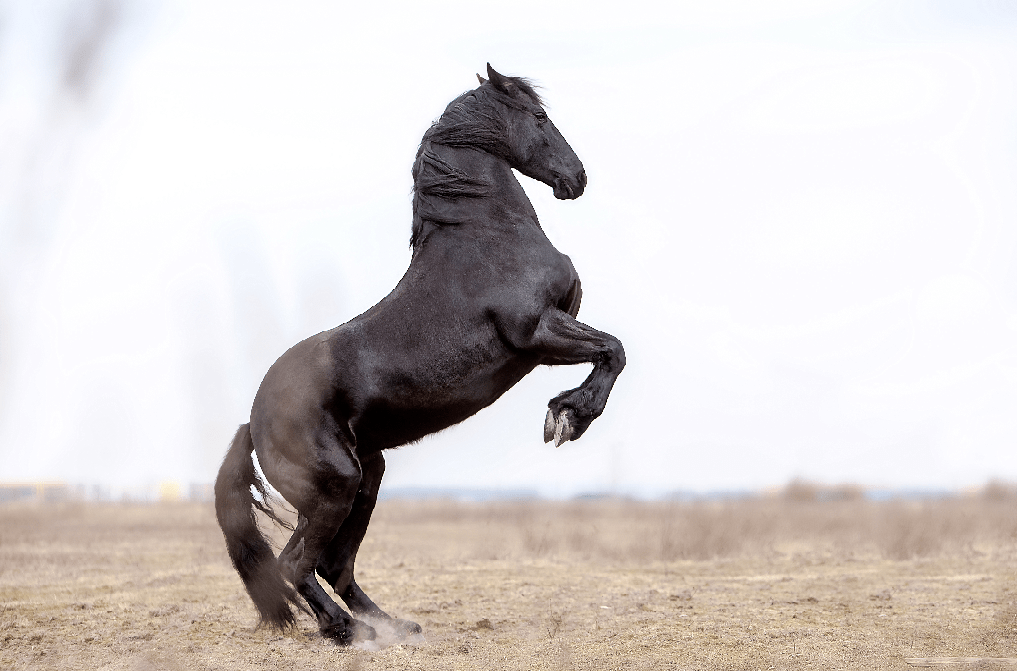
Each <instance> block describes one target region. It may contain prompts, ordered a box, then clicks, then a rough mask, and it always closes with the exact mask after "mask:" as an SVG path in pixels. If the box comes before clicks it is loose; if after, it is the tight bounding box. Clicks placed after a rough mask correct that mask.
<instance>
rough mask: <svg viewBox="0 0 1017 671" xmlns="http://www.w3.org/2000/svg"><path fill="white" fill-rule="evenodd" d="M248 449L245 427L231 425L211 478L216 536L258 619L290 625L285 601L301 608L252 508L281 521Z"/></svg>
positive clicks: (291, 617)
mask: <svg viewBox="0 0 1017 671" xmlns="http://www.w3.org/2000/svg"><path fill="white" fill-rule="evenodd" d="M253 451H254V441H253V440H252V439H251V425H250V424H243V425H242V426H241V427H240V428H239V429H237V435H235V436H234V437H233V443H232V444H231V445H230V449H229V451H228V452H226V458H225V459H223V462H222V466H221V467H220V468H219V476H218V477H217V478H216V479H215V516H216V518H217V519H218V520H219V527H220V528H221V529H222V535H223V536H225V537H226V551H227V552H229V555H230V559H232V560H233V566H234V568H236V569H237V573H239V574H240V579H241V580H243V581H244V587H246V588H247V593H248V594H250V595H251V600H252V601H254V605H255V606H257V607H258V612H259V613H260V614H261V621H262V622H267V623H268V624H269V625H271V626H273V627H276V628H277V629H284V628H286V627H288V626H290V625H293V624H295V623H296V618H295V617H294V615H293V611H292V610H290V604H291V603H292V604H295V605H296V606H297V607H298V608H300V609H301V610H304V608H303V607H302V606H301V604H300V602H299V601H298V600H297V593H296V591H294V589H293V588H292V587H290V586H289V585H288V584H287V583H286V581H285V580H283V577H282V574H280V573H279V567H278V565H277V563H276V559H275V553H273V552H272V547H271V546H270V545H269V544H268V541H267V540H266V539H265V536H264V535H263V534H262V533H261V530H260V529H259V528H258V523H257V520H256V519H255V517H254V509H255V508H257V509H259V510H261V511H262V512H264V513H265V514H267V515H268V516H269V517H271V518H272V519H273V520H275V521H277V522H280V523H282V520H280V519H279V518H278V517H277V516H276V514H275V512H274V511H273V510H272V509H271V508H270V507H269V505H268V498H267V496H266V493H265V483H264V482H262V480H261V478H260V477H258V474H257V473H256V472H255V470H254V460H253V459H251V452H253ZM251 485H254V488H255V489H257V490H258V493H260V494H261V497H262V499H263V500H264V502H262V501H258V500H256V499H255V498H254V494H253V493H252V492H251ZM287 526H288V525H287Z"/></svg>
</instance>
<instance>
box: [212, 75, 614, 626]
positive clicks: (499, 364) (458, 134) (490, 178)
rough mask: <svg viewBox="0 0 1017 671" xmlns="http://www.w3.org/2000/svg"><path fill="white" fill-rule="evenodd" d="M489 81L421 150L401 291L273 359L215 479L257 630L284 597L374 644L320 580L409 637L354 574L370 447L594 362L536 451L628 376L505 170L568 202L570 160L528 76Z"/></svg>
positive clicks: (565, 396) (575, 179)
mask: <svg viewBox="0 0 1017 671" xmlns="http://www.w3.org/2000/svg"><path fill="white" fill-rule="evenodd" d="M487 73H488V79H486V80H485V79H484V78H483V77H480V76H479V75H478V78H479V79H480V84H481V85H480V86H479V87H478V88H476V89H474V90H473V91H469V92H467V93H464V94H463V95H461V96H459V97H458V98H456V99H455V100H453V101H452V102H451V103H450V104H449V105H448V107H447V108H446V109H445V112H444V113H443V114H442V115H441V118H439V119H438V121H436V122H435V123H434V124H433V125H432V126H431V128H430V129H429V130H428V131H427V132H426V133H425V134H424V137H423V139H422V140H421V143H420V148H419V149H418V150H417V157H416V160H415V162H414V164H413V184H414V185H413V188H414V196H413V234H412V238H411V240H410V243H411V245H412V247H413V256H412V260H411V261H410V266H409V269H408V270H407V271H406V274H405V275H404V276H403V278H402V280H400V282H399V284H398V285H396V288H395V289H394V290H393V291H392V293H390V294H389V295H388V296H386V297H385V298H384V299H383V300H382V301H381V302H380V303H378V304H377V305H375V306H374V307H373V308H371V309H370V310H368V311H367V312H365V313H364V314H362V315H360V316H359V317H356V318H354V319H353V320H351V321H349V322H347V323H345V324H343V325H342V326H339V327H337V328H334V329H332V330H331V331H326V332H324V333H319V334H318V335H316V336H313V337H311V338H308V339H307V340H304V341H303V342H300V343H298V344H297V345H295V346H294V347H292V348H291V349H290V350H288V351H287V352H286V353H285V354H283V355H282V356H281V357H280V358H279V360H278V361H276V362H275V364H274V365H273V366H272V367H271V368H270V369H269V371H268V374H267V375H266V376H265V379H264V381H263V382H262V383H261V388H260V389H259V390H258V394H257V396H256V397H255V399H254V407H253V409H252V411H251V421H250V423H249V424H244V425H242V426H241V427H240V429H239V430H238V431H237V434H236V436H235V437H234V438H233V443H232V445H231V446H230V449H229V451H228V452H227V454H226V457H225V459H224V461H223V464H222V467H221V468H220V470H219V475H218V477H217V478H216V482H215V509H216V517H217V518H218V520H219V526H220V527H221V528H222V531H223V535H224V536H225V537H226V547H227V550H228V551H229V555H230V559H232V561H233V565H234V566H235V567H236V569H237V572H238V573H239V574H240V577H241V578H242V579H243V582H244V585H245V587H246V588H247V591H248V593H249V594H250V596H251V599H252V600H253V601H254V604H255V606H257V608H258V611H259V613H260V614H261V619H262V621H263V622H267V623H268V624H270V625H273V626H276V627H279V628H283V627H286V626H288V625H292V624H294V623H295V618H294V614H293V611H292V610H291V608H290V604H295V605H297V607H299V608H301V609H304V608H303V606H302V605H301V604H300V602H299V600H298V598H297V595H298V594H299V596H301V597H303V599H304V600H305V601H306V602H307V605H308V606H310V609H311V612H313V614H314V615H315V616H316V617H317V620H318V627H319V629H320V631H321V634H322V635H323V636H325V637H328V638H332V639H334V640H336V642H338V643H342V644H348V643H350V642H351V641H353V640H354V639H355V638H362V639H370V638H373V637H374V635H375V632H374V629H373V628H372V627H370V626H369V625H367V624H366V623H364V622H361V621H359V620H355V619H353V618H351V617H350V616H349V615H347V614H346V612H344V611H343V610H342V609H341V608H340V607H339V606H338V605H337V604H336V602H335V601H333V600H332V598H330V597H329V595H328V594H327V593H326V592H325V590H324V589H322V587H321V586H320V585H319V583H318V581H317V579H316V578H315V572H317V573H318V575H320V576H321V577H322V578H324V580H325V581H326V582H327V583H328V584H329V585H331V586H332V587H333V589H334V590H335V593H336V594H338V595H339V596H340V597H341V598H342V600H343V601H344V602H345V603H346V606H347V607H348V608H349V610H350V612H351V613H352V614H353V615H354V616H361V617H364V618H374V619H381V620H388V621H389V624H390V625H391V626H393V627H394V628H395V629H396V630H397V631H401V632H403V633H405V634H410V633H414V632H419V631H420V627H419V626H418V625H416V624H414V623H412V622H408V621H405V620H393V619H392V618H390V616H389V615H387V614H386V613H384V612H383V611H382V610H381V609H380V608H378V606H376V605H375V604H374V602H373V601H371V599H369V598H368V597H367V595H366V594H364V592H363V591H362V590H361V589H360V587H359V586H358V585H357V583H356V580H355V579H354V576H353V565H354V561H355V559H356V556H357V550H358V549H359V547H360V543H361V541H362V540H363V538H364V534H365V533H366V531H367V525H368V522H369V521H370V519H371V512H372V511H373V510H374V505H375V502H376V500H377V497H378V486H379V484H380V483H381V478H382V474H383V473H384V470H385V459H384V457H383V456H382V451H383V450H387V449H390V448H393V447H398V446H400V445H405V444H407V443H411V442H413V441H415V440H419V439H421V438H423V437H424V436H426V435H428V434H429V433H434V432H435V431H441V430H442V429H445V428H447V427H449V426H452V425H453V424H456V423H458V422H461V421H463V420H464V419H466V418H467V417H469V416H471V415H473V414H475V413H476V412H477V411H478V410H480V409H481V408H485V407H487V406H489V405H490V404H491V403H493V402H494V401H495V400H497V399H498V397H500V396H501V395H502V394H504V393H505V392H506V391H507V390H508V389H509V388H510V387H511V386H512V385H514V384H515V383H516V382H518V381H519V380H520V379H522V377H523V376H524V375H526V374H527V373H529V372H530V371H531V370H533V369H534V368H535V367H536V366H540V365H565V364H577V363H584V362H592V363H593V364H594V368H593V371H592V372H591V373H590V375H589V377H587V378H586V380H585V381H584V382H583V384H582V385H580V386H579V387H578V388H576V389H571V390H569V391H565V392H562V393H561V394H559V395H558V396H556V397H555V398H553V399H551V401H550V402H549V403H548V412H547V418H546V420H545V422H544V442H549V441H551V440H554V443H555V445H556V446H558V445H561V444H562V443H563V442H565V441H567V440H576V439H577V438H579V437H580V436H581V435H583V432H584V431H586V429H587V428H588V427H589V426H590V423H591V422H592V421H593V420H594V419H595V418H597V417H598V416H600V414H601V413H602V412H603V411H604V406H605V404H606V403H607V397H608V394H610V392H611V387H612V386H613V385H614V381H615V379H616V378H617V377H618V374H619V373H620V372H621V370H622V368H623V367H624V366H625V352H624V349H623V348H622V344H621V342H619V341H618V339H617V338H615V337H613V336H611V335H608V334H607V333H603V332H602V331H597V330H596V329H593V328H590V327H589V326H586V325H585V324H582V323H580V322H578V321H576V315H577V314H578V312H579V301H580V297H581V295H582V291H581V289H580V285H579V276H578V275H577V274H576V271H575V268H573V267H572V262H571V261H570V260H569V257H567V256H565V255H564V254H562V253H561V252H559V251H558V250H557V249H555V248H554V246H552V245H551V243H550V241H549V240H548V239H547V237H546V236H545V235H544V231H543V230H542V229H541V228H540V223H539V222H538V221H537V214H536V212H535V211H534V210H533V206H532V205H531V204H530V201H529V199H528V198H527V197H526V193H525V192H524V191H523V188H522V186H520V184H519V182H518V181H517V180H516V178H515V175H513V173H512V169H513V168H515V169H516V170H518V171H519V172H521V173H523V174H524V175H526V176H527V177H532V178H533V179H536V180H539V181H541V182H543V183H545V184H547V185H548V186H550V187H551V188H553V189H554V195H555V197H556V198H559V199H574V198H578V197H579V196H581V195H582V194H583V190H584V189H585V187H586V171H585V170H584V169H583V164H582V163H581V162H580V160H579V158H578V157H577V156H576V154H575V152H573V151H572V148H571V147H570V146H569V145H568V143H567V142H566V141H565V138H563V137H562V135H561V133H559V132H558V129H557V128H555V126H554V124H553V123H551V121H550V120H549V119H548V118H547V114H545V112H544V110H543V108H542V106H541V100H540V97H539V96H538V95H537V94H536V92H535V91H534V90H533V87H532V85H531V84H530V83H529V82H528V81H527V80H525V79H522V78H518V77H506V76H503V75H500V74H498V73H497V72H495V70H494V69H493V68H491V65H490V64H488V66H487ZM252 452H257V454H258V461H259V462H260V464H261V469H262V471H263V472H264V474H265V477H266V478H267V479H268V481H269V482H270V483H271V484H272V485H273V486H274V487H275V488H276V490H278V491H279V493H280V494H282V496H283V498H285V499H286V500H287V501H288V502H289V503H290V504H291V505H292V506H293V507H294V508H296V510H297V513H298V517H297V524H296V527H295V529H294V530H293V536H292V537H291V538H290V540H289V542H288V543H287V544H286V547H285V548H283V550H282V552H281V553H280V555H279V558H278V560H276V558H275V556H274V554H273V552H272V549H271V547H270V546H269V545H268V542H267V541H266V539H265V537H264V536H263V535H262V534H261V532H260V531H259V529H258V527H257V524H256V522H255V515H254V509H255V508H258V509H261V510H263V511H264V512H266V513H267V514H269V515H271V516H272V517H273V518H274V517H275V515H274V513H273V512H272V510H271V509H270V508H269V507H268V506H267V499H265V503H262V501H259V500H258V499H256V498H255V497H254V495H253V493H252V491H251V487H252V486H254V488H255V489H257V490H258V491H260V492H261V493H262V494H264V490H265V485H264V483H263V482H262V481H261V480H260V478H259V477H258V475H257V474H256V472H255V470H254V463H253V460H252V458H251V453H252ZM262 498H264V497H262ZM287 583H291V584H292V585H293V587H290V585H289V584H287ZM294 588H295V589H294ZM304 610H306V609H304Z"/></svg>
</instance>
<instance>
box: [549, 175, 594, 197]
mask: <svg viewBox="0 0 1017 671" xmlns="http://www.w3.org/2000/svg"><path fill="white" fill-rule="evenodd" d="M585 190H586V171H585V170H580V171H579V173H578V174H577V175H576V176H575V177H571V178H570V177H566V176H564V175H556V176H555V179H554V197H555V198H557V199H558V200H575V199H576V198H578V197H579V196H581V195H583V191H585Z"/></svg>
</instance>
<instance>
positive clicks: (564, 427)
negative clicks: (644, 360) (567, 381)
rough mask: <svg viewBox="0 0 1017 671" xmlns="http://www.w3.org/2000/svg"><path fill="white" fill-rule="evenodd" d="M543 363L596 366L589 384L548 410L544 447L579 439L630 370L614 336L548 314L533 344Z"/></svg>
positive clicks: (555, 401)
mask: <svg viewBox="0 0 1017 671" xmlns="http://www.w3.org/2000/svg"><path fill="white" fill-rule="evenodd" d="M526 349H529V350H530V351H532V352H534V353H535V354H538V355H539V357H540V363H541V364H545V365H548V366H562V365H569V364H576V363H587V362H589V363H592V364H593V371H592V372H591V373H590V375H589V377H587V378H586V380H585V381H584V382H583V383H582V384H581V385H579V386H578V387H576V388H575V389H570V390H568V391H563V392H562V393H560V394H558V395H557V396H555V397H554V398H552V399H551V400H550V402H549V403H548V404H547V407H548V411H547V419H546V420H545V421H544V442H545V443H547V442H550V441H551V440H552V439H553V440H554V444H555V447H558V446H560V445H561V444H562V443H564V442H565V441H567V440H576V439H577V438H579V437H580V436H581V435H583V433H584V432H585V431H586V429H588V428H589V426H590V424H591V423H592V422H593V420H595V419H596V418H597V417H600V415H601V414H602V413H603V412H604V407H605V406H606V405H607V397H608V396H609V395H610V394H611V388H612V387H613V386H614V381H615V380H616V379H617V378H618V375H619V374H620V373H621V372H622V369H623V368H624V367H625V348H624V347H622V344H621V341H620V340H618V339H617V338H615V337H614V336H612V335H610V334H608V333H604V332H603V331H598V330H596V329H594V328H591V327H589V326H587V325H586V324H583V323H581V322H578V321H576V319H575V318H574V317H572V316H571V315H570V314H568V313H567V312H564V311H562V310H559V309H558V308H548V309H547V310H546V311H544V313H543V314H542V315H541V317H540V322H539V324H538V325H537V329H536V330H535V331H534V333H533V336H532V337H531V339H530V342H529V343H528V347H526Z"/></svg>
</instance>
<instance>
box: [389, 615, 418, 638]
mask: <svg viewBox="0 0 1017 671" xmlns="http://www.w3.org/2000/svg"><path fill="white" fill-rule="evenodd" d="M392 629H393V631H395V633H396V635H397V636H399V637H401V638H406V637H407V636H413V635H415V634H422V633H424V630H423V629H422V628H421V627H420V625H419V624H417V623H416V622H411V621H410V620H400V619H399V618H392Z"/></svg>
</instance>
